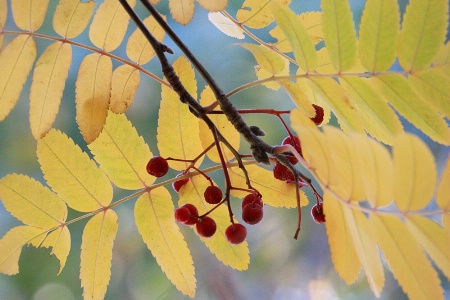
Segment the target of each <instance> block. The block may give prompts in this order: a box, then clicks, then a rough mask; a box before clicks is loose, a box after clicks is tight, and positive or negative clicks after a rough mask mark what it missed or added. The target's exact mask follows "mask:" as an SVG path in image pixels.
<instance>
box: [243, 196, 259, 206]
mask: <svg viewBox="0 0 450 300" xmlns="http://www.w3.org/2000/svg"><path fill="white" fill-rule="evenodd" d="M251 203H255V204H257V205H259V206H263V202H262V199H261V197H260V196H258V195H256V194H253V193H252V194H248V195H247V196H245V197H244V199H243V200H242V208H244V206H246V205H247V204H251Z"/></svg>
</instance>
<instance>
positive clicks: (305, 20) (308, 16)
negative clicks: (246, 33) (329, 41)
mask: <svg viewBox="0 0 450 300" xmlns="http://www.w3.org/2000/svg"><path fill="white" fill-rule="evenodd" d="M298 19H299V20H300V22H301V23H302V24H303V27H304V28H305V29H306V32H307V33H308V35H309V36H310V37H311V40H312V42H313V43H314V44H318V43H319V42H320V41H322V40H323V32H322V12H315V11H314V12H306V13H301V14H300V15H298ZM269 33H270V35H271V36H272V37H273V38H275V39H276V40H277V42H276V43H275V44H274V46H276V47H277V49H278V50H280V51H281V52H292V47H291V45H290V43H289V42H288V40H287V39H286V35H285V34H284V33H283V30H281V28H280V26H278V25H277V26H275V27H274V29H272V30H271V31H269Z"/></svg>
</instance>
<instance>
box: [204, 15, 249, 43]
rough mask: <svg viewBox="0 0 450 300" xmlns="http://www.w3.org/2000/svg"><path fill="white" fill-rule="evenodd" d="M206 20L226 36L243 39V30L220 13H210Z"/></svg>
mask: <svg viewBox="0 0 450 300" xmlns="http://www.w3.org/2000/svg"><path fill="white" fill-rule="evenodd" d="M208 20H209V21H210V22H211V23H213V24H214V26H216V27H217V29H219V30H220V31H222V32H223V33H225V34H226V35H228V36H231V37H234V38H237V39H240V40H242V39H244V38H245V35H244V30H243V29H242V28H241V27H239V26H237V25H236V24H235V23H234V22H233V21H232V20H230V19H229V18H228V17H226V16H225V15H224V14H222V13H221V12H210V13H208Z"/></svg>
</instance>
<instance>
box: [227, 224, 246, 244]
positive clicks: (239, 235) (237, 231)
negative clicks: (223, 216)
mask: <svg viewBox="0 0 450 300" xmlns="http://www.w3.org/2000/svg"><path fill="white" fill-rule="evenodd" d="M225 235H226V237H227V240H228V242H230V243H231V244H235V245H236V244H240V243H242V242H243V241H245V238H246V237H247V228H245V226H244V225H242V224H231V225H230V226H228V227H227V229H226V230H225Z"/></svg>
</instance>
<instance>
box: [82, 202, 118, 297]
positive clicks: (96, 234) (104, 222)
mask: <svg viewBox="0 0 450 300" xmlns="http://www.w3.org/2000/svg"><path fill="white" fill-rule="evenodd" d="M118 226H119V225H118V223H117V214H116V213H115V212H114V211H113V210H111V209H108V210H106V211H104V212H100V213H98V214H97V215H95V216H93V217H92V218H91V219H90V220H89V222H88V223H87V224H86V227H85V228H84V230H83V238H82V242H81V262H80V279H81V286H82V287H83V298H84V299H103V298H104V297H105V293H106V288H107V286H108V283H109V279H110V277H111V260H112V248H113V243H114V239H115V238H116V233H117V229H118Z"/></svg>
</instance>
